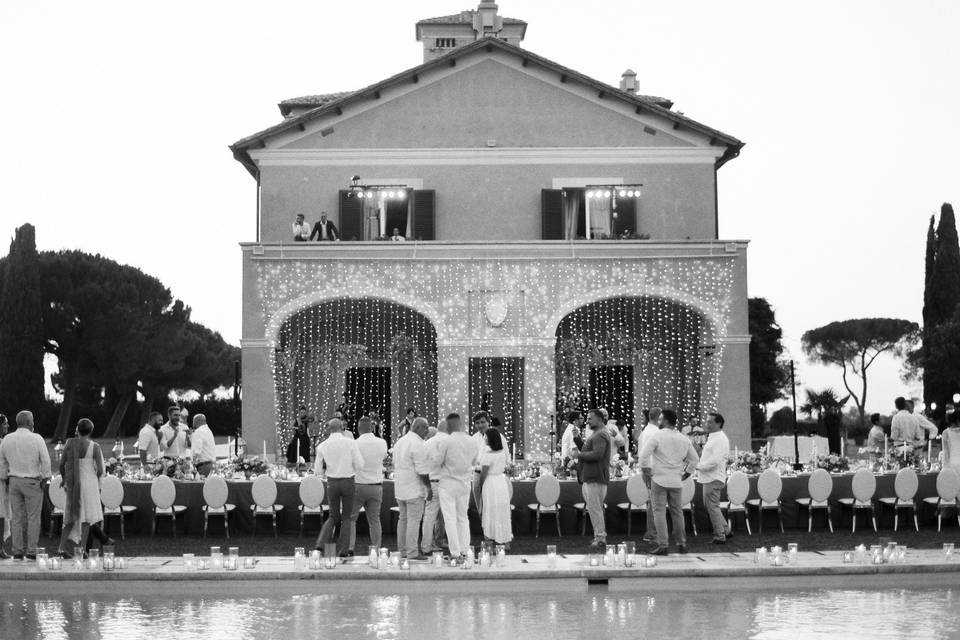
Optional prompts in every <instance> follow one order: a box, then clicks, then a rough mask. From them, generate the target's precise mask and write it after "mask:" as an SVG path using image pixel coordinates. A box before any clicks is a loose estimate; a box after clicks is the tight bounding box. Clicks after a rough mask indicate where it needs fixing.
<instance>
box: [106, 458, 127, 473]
mask: <svg viewBox="0 0 960 640" xmlns="http://www.w3.org/2000/svg"><path fill="white" fill-rule="evenodd" d="M105 466H106V471H107V474H108V475H111V476H117V477H118V478H123V477H124V476H125V475H127V465H125V464H123V461H121V460H117V459H116V458H113V457H111V458H110V459H109V460H107V463H106V465H105Z"/></svg>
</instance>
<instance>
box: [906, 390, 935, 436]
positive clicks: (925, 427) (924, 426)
mask: <svg viewBox="0 0 960 640" xmlns="http://www.w3.org/2000/svg"><path fill="white" fill-rule="evenodd" d="M907 411H909V412H910V415H912V416H913V417H914V418H916V419H917V425H918V426H919V427H920V428H919V429H917V443H916V444H918V445H922V444H923V441H924V433H923V432H924V431H926V432H927V433H926V439H928V440H933V439H934V438H936V437H937V436H939V435H940V429H939V428H938V427H937V425H935V424H933V423H932V422H930V420H929V419H928V418H927V416H925V415H923V414H922V413H914V412H913V411H914V406H913V400H907Z"/></svg>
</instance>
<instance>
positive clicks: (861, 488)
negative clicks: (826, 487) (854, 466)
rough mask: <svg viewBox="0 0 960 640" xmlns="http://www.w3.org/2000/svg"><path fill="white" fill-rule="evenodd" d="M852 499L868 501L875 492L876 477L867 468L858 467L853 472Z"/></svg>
mask: <svg viewBox="0 0 960 640" xmlns="http://www.w3.org/2000/svg"><path fill="white" fill-rule="evenodd" d="M852 489H853V499H854V500H856V501H857V502H870V501H871V500H873V494H874V493H876V492H877V477H876V476H875V475H873V472H872V471H870V470H869V469H860V470H859V471H857V472H856V473H855V474H853V486H852Z"/></svg>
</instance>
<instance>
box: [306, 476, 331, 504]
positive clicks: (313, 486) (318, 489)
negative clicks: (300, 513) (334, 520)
mask: <svg viewBox="0 0 960 640" xmlns="http://www.w3.org/2000/svg"><path fill="white" fill-rule="evenodd" d="M325 493H326V488H325V487H324V486H323V480H321V479H320V478H319V477H317V476H307V477H306V478H304V479H303V481H302V482H300V502H302V503H303V506H305V507H307V508H308V509H316V508H317V507H319V506H320V504H321V503H322V502H323V496H324V494H325Z"/></svg>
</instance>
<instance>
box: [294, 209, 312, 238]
mask: <svg viewBox="0 0 960 640" xmlns="http://www.w3.org/2000/svg"><path fill="white" fill-rule="evenodd" d="M309 239H310V224H309V223H307V222H304V220H303V214H302V213H298V214H297V221H296V222H294V223H293V241H294V242H306V241H307V240H309Z"/></svg>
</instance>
